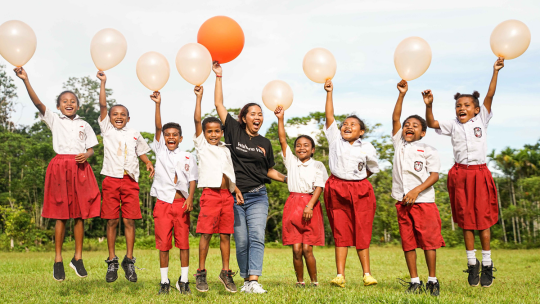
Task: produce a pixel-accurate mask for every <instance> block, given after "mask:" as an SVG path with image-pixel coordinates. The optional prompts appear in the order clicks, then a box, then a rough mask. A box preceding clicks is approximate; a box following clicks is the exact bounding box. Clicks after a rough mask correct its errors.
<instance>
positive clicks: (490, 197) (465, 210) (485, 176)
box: [447, 164, 499, 230]
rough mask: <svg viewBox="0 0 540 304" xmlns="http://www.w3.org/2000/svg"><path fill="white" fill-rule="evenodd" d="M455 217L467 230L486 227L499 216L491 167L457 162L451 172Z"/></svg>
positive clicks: (450, 188)
mask: <svg viewBox="0 0 540 304" xmlns="http://www.w3.org/2000/svg"><path fill="white" fill-rule="evenodd" d="M447 186H448V194H449V195H450V206H451V207H452V217H453V219H454V222H455V223H457V224H458V226H459V227H461V228H462V229H466V230H485V229H488V228H490V227H491V226H493V225H495V224H496V223H497V221H498V220H499V206H498V203H497V188H496V187H495V182H494V181H493V177H492V176H491V172H490V171H489V169H488V167H487V166H486V165H485V164H484V165H470V166H467V165H461V164H455V165H454V166H453V167H452V169H450V172H448V182H447Z"/></svg>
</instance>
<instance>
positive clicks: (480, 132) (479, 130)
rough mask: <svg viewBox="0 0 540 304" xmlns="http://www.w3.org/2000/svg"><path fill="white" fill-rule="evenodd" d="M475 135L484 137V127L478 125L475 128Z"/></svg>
mask: <svg viewBox="0 0 540 304" xmlns="http://www.w3.org/2000/svg"><path fill="white" fill-rule="evenodd" d="M474 136H476V137H478V138H481V137H482V128H480V127H476V128H474Z"/></svg>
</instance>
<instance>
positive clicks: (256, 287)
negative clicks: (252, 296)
mask: <svg viewBox="0 0 540 304" xmlns="http://www.w3.org/2000/svg"><path fill="white" fill-rule="evenodd" d="M248 288H249V292H250V293H267V292H268V291H266V290H264V289H263V287H262V285H261V284H259V282H257V281H253V282H251V283H250V284H249V287H248Z"/></svg>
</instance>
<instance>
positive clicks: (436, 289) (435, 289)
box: [426, 281, 441, 297]
mask: <svg viewBox="0 0 540 304" xmlns="http://www.w3.org/2000/svg"><path fill="white" fill-rule="evenodd" d="M426 289H427V291H428V292H429V294H430V295H432V296H434V297H438V296H439V294H440V289H441V288H440V286H439V281H437V282H435V283H433V282H427V284H426Z"/></svg>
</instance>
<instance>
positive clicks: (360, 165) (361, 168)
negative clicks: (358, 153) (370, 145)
mask: <svg viewBox="0 0 540 304" xmlns="http://www.w3.org/2000/svg"><path fill="white" fill-rule="evenodd" d="M363 169H364V162H359V163H358V171H362V170H363Z"/></svg>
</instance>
